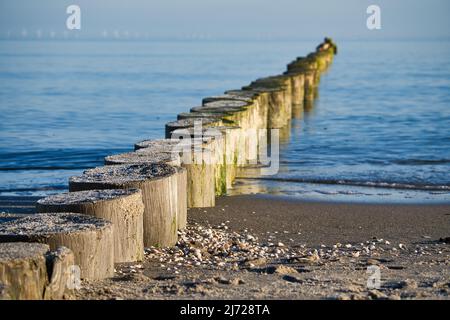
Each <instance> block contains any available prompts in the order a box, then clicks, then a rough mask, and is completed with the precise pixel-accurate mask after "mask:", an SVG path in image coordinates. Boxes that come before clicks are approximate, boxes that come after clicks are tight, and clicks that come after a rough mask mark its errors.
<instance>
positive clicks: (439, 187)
mask: <svg viewBox="0 0 450 320" xmlns="http://www.w3.org/2000/svg"><path fill="white" fill-rule="evenodd" d="M240 179H255V180H266V181H278V182H293V183H314V184H328V185H347V186H357V187H373V188H386V189H406V190H425V191H449V192H450V185H425V184H407V183H398V182H384V181H354V180H337V179H301V178H273V177H272V178H269V177H248V178H247V177H246V178H240Z"/></svg>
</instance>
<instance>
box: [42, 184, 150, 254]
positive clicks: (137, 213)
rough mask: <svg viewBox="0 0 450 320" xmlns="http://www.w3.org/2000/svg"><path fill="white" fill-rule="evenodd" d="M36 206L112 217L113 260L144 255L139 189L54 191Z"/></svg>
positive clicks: (53, 210) (54, 210) (108, 218)
mask: <svg viewBox="0 0 450 320" xmlns="http://www.w3.org/2000/svg"><path fill="white" fill-rule="evenodd" d="M36 210H37V212H40V213H45V212H77V213H83V214H88V215H91V216H94V217H97V218H103V219H105V220H108V221H111V222H112V223H113V226H114V262H116V263H120V262H134V261H141V260H142V259H143V258H144V235H143V232H144V231H143V216H144V204H143V202H142V194H141V190H139V189H127V190H120V189H111V190H87V191H78V192H68V193H61V194H56V195H52V196H49V197H46V198H43V199H40V200H38V202H37V204H36Z"/></svg>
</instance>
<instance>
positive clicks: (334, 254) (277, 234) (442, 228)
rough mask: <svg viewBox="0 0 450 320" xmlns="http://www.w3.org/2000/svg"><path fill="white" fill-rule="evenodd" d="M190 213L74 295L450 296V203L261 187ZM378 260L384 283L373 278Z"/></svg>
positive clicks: (18, 204)
mask: <svg viewBox="0 0 450 320" xmlns="http://www.w3.org/2000/svg"><path fill="white" fill-rule="evenodd" d="M33 200H35V199H31V200H28V202H26V200H25V199H23V198H22V202H14V201H12V199H10V200H9V202H7V201H6V200H5V199H4V198H2V200H1V203H2V209H1V210H2V211H5V212H16V213H17V212H26V213H31V212H32V209H31V208H32V203H33ZM24 201H25V202H24ZM8 203H9V206H8ZM13 203H15V205H13ZM21 203H22V204H21ZM24 204H27V205H24ZM21 208H23V209H21ZM188 214H189V224H188V225H189V227H188V231H186V232H183V233H182V234H181V235H180V242H179V245H178V246H177V247H175V248H171V249H165V250H161V249H148V250H146V258H145V260H144V261H143V262H141V263H134V264H120V265H116V273H115V276H114V277H113V278H111V279H107V280H103V281H96V282H84V283H83V288H82V289H81V290H79V291H77V293H76V297H75V298H77V299H448V298H449V294H450V268H449V265H450V247H449V240H450V239H448V237H450V205H444V204H443V205H419V204H417V205H397V204H395V205H389V204H385V205H378V204H349V203H331V202H329V203H327V202H321V203H319V202H302V201H299V200H293V199H289V198H283V197H273V196H256V195H255V196H232V197H221V198H219V199H218V201H217V206H216V207H215V208H208V209H190V210H189V213H188ZM222 247H224V249H223V250H222V249H221V248H222ZM197 256H199V257H201V259H198V258H197ZM373 265H375V266H378V267H379V270H380V275H381V278H380V282H381V283H380V287H379V289H368V288H367V280H368V277H369V274H368V273H367V268H368V266H373Z"/></svg>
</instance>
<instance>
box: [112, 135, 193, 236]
mask: <svg viewBox="0 0 450 320" xmlns="http://www.w3.org/2000/svg"><path fill="white" fill-rule="evenodd" d="M180 143H181V141H180ZM161 162H162V163H166V164H169V165H171V166H174V168H175V170H176V175H177V190H178V191H177V193H178V206H177V228H178V230H181V229H184V228H186V223H187V196H186V192H187V190H186V183H187V172H186V169H185V168H182V167H180V166H181V159H180V155H179V154H178V153H176V152H171V151H170V150H168V149H167V148H162V147H160V148H156V147H153V148H143V149H139V150H137V151H134V152H127V153H121V154H116V155H112V156H107V157H105V165H118V164H152V163H161Z"/></svg>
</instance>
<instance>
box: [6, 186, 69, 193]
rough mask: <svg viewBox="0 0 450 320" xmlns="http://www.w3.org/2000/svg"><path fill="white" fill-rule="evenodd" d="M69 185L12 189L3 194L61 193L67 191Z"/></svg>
mask: <svg viewBox="0 0 450 320" xmlns="http://www.w3.org/2000/svg"><path fill="white" fill-rule="evenodd" d="M67 189H68V187H67V185H53V186H45V187H35V188H32V187H31V188H11V189H1V188H0V193H2V192H38V191H61V190H67Z"/></svg>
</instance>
